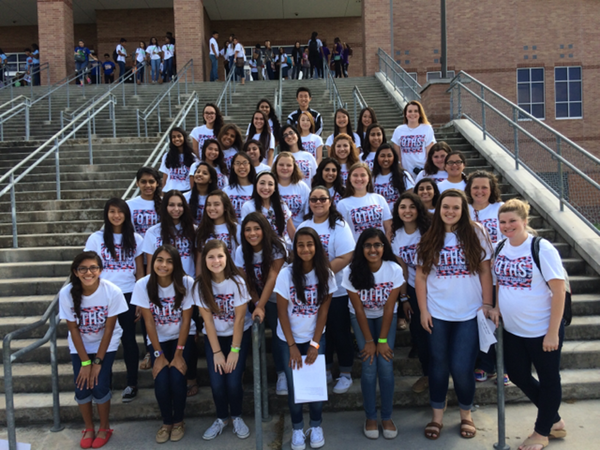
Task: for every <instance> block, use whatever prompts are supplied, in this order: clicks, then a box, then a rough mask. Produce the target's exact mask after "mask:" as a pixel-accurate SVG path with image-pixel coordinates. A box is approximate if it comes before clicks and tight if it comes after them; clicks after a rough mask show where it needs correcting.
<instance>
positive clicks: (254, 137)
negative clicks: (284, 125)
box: [252, 133, 275, 152]
mask: <svg viewBox="0 0 600 450" xmlns="http://www.w3.org/2000/svg"><path fill="white" fill-rule="evenodd" d="M269 134H270V135H271V137H270V138H269V148H265V152H266V151H268V150H269V149H272V148H273V149H274V148H275V136H273V133H269ZM252 139H256V140H257V141H258V142H260V133H256V134H255V135H254V136H252Z"/></svg>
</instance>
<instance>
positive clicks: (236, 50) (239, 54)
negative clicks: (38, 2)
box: [233, 42, 246, 61]
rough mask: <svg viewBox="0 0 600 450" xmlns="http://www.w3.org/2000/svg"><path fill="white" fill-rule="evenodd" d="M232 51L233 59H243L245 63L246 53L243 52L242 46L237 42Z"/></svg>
mask: <svg viewBox="0 0 600 450" xmlns="http://www.w3.org/2000/svg"><path fill="white" fill-rule="evenodd" d="M233 51H234V58H244V61H246V52H245V51H244V46H243V45H242V44H240V43H239V42H238V43H237V44H236V46H235V48H234V49H233Z"/></svg>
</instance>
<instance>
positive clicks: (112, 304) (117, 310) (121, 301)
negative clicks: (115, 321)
mask: <svg viewBox="0 0 600 450" xmlns="http://www.w3.org/2000/svg"><path fill="white" fill-rule="evenodd" d="M107 283H108V282H107ZM109 292H110V296H109V298H108V317H115V316H118V315H119V314H121V313H124V312H125V311H128V310H129V306H127V302H126V301H125V297H124V296H123V292H121V289H119V288H118V287H117V286H115V285H114V284H113V285H112V286H110V288H109Z"/></svg>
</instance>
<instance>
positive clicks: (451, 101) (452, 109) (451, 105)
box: [450, 87, 454, 120]
mask: <svg viewBox="0 0 600 450" xmlns="http://www.w3.org/2000/svg"><path fill="white" fill-rule="evenodd" d="M450 120H454V87H453V88H452V89H451V90H450Z"/></svg>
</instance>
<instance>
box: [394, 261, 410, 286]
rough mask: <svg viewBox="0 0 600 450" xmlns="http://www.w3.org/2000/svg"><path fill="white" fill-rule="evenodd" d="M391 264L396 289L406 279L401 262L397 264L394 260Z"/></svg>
mask: <svg viewBox="0 0 600 450" xmlns="http://www.w3.org/2000/svg"><path fill="white" fill-rule="evenodd" d="M391 264H392V271H393V276H392V282H393V283H394V289H396V288H398V287H400V286H402V285H403V284H404V282H405V281H406V280H405V279H404V275H403V274H402V267H401V266H400V265H399V264H396V263H395V262H392V263H391Z"/></svg>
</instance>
